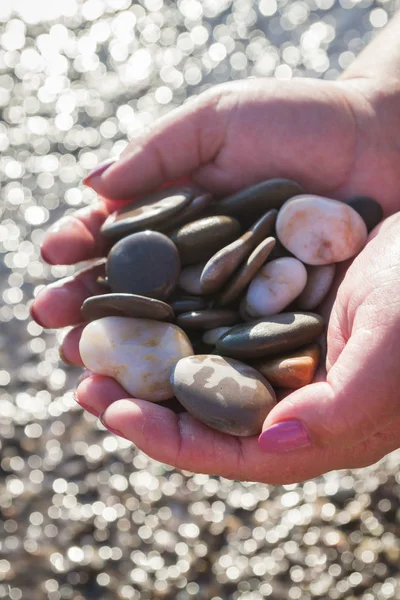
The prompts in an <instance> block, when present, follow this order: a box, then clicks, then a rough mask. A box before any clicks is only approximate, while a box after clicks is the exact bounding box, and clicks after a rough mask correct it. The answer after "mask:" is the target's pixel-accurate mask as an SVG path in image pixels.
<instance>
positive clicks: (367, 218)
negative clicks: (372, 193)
mask: <svg viewBox="0 0 400 600" xmlns="http://www.w3.org/2000/svg"><path fill="white" fill-rule="evenodd" d="M347 204H348V205H349V206H351V208H353V209H354V210H355V211H357V212H358V214H359V215H360V217H361V218H362V219H363V221H364V223H365V225H366V226H367V231H368V233H369V232H370V231H372V230H373V228H374V227H376V225H378V223H380V222H381V221H382V219H383V208H382V206H381V205H380V204H379V202H377V201H376V200H374V198H370V197H369V196H354V197H353V198H350V200H348V201H347Z"/></svg>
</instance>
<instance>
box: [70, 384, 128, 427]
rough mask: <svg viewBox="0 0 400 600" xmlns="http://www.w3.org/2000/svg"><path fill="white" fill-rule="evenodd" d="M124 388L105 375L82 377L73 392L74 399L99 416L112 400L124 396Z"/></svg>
mask: <svg viewBox="0 0 400 600" xmlns="http://www.w3.org/2000/svg"><path fill="white" fill-rule="evenodd" d="M126 396H127V392H126V390H125V389H124V388H123V387H122V386H121V385H119V383H117V382H116V381H115V379H112V378H111V377H106V376H105V375H93V376H91V377H88V378H86V379H84V380H83V381H82V382H81V383H80V384H79V385H78V388H77V390H76V392H75V399H76V401H77V402H78V403H79V404H80V406H82V408H84V409H85V410H88V411H89V412H90V413H91V414H93V415H96V416H97V417H99V416H100V415H101V414H102V413H103V412H104V411H105V410H106V409H107V408H108V407H109V406H110V405H111V404H112V403H113V402H116V401H117V400H121V399H122V398H126Z"/></svg>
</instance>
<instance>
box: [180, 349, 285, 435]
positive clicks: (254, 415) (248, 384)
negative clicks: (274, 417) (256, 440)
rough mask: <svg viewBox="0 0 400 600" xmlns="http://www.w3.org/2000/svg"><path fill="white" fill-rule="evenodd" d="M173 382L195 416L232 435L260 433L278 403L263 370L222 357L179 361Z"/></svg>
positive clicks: (203, 356) (204, 357) (187, 407)
mask: <svg viewBox="0 0 400 600" xmlns="http://www.w3.org/2000/svg"><path fill="white" fill-rule="evenodd" d="M171 383H172V386H173V389H174V392H175V395H176V397H177V398H178V400H179V402H180V403H181V404H182V405H183V406H184V407H185V408H186V410H187V411H188V412H189V413H190V414H191V415H192V416H193V417H195V418H196V419H198V420H199V421H202V422H203V423H205V424H206V425H208V426H209V427H211V428H213V429H216V430H217V431H222V432H223V433H227V434H230V435H235V436H249V435H257V434H259V433H260V432H261V429H262V424H263V422H264V420H265V418H266V416H267V415H268V413H269V412H270V411H271V409H272V408H273V407H274V406H275V404H276V397H275V393H274V391H273V389H272V388H271V386H270V385H269V383H268V381H267V380H266V379H265V378H264V377H263V376H262V375H261V374H260V373H258V372H257V371H256V370H255V369H253V368H252V367H249V366H248V365H245V364H243V363H241V362H239V361H237V360H232V359H229V358H223V357H222V356H215V355H209V354H206V355H199V356H189V357H188V358H184V359H182V360H180V361H179V362H178V363H177V365H176V366H175V368H174V370H173V373H172V376H171Z"/></svg>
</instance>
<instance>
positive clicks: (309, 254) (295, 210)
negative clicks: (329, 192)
mask: <svg viewBox="0 0 400 600" xmlns="http://www.w3.org/2000/svg"><path fill="white" fill-rule="evenodd" d="M276 233H277V236H278V238H279V240H280V241H281V242H282V244H283V245H284V246H285V248H287V249H288V250H289V251H290V252H292V254H294V255H295V256H296V257H297V258H299V259H300V260H302V261H303V262H304V263H306V264H308V265H328V264H331V263H335V262H341V261H343V260H346V259H348V258H351V257H352V256H355V255H356V254H358V253H359V252H360V250H361V249H362V248H363V246H364V245H365V243H366V240H367V235H368V233H367V227H366V225H365V223H364V221H363V219H362V218H361V217H360V215H359V214H358V213H357V212H356V211H355V210H354V209H353V208H351V207H350V206H348V205H347V204H345V203H344V202H339V201H338V200H331V199H330V198H324V197H322V196H310V195H301V196H296V197H295V198H292V199H291V200H288V201H287V202H285V204H284V205H283V206H282V208H281V209H280V211H279V213H278V218H277V220H276Z"/></svg>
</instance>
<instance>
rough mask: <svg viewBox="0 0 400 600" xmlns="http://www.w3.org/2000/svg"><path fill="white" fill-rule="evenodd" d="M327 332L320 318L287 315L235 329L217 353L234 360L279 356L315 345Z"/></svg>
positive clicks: (305, 315)
mask: <svg viewBox="0 0 400 600" xmlns="http://www.w3.org/2000/svg"><path fill="white" fill-rule="evenodd" d="M323 331H324V320H323V318H322V317H321V316H320V315H317V314H315V313H306V312H286V313H280V314H278V315H272V316H270V317H264V318H262V319H257V320H256V321H250V323H245V324H242V325H236V326H235V327H232V329H230V330H229V331H228V332H227V333H226V334H225V335H223V336H222V337H221V338H220V339H219V340H218V341H217V344H216V351H217V352H219V353H220V354H222V355H224V356H232V357H233V358H239V359H241V358H244V359H246V358H258V357H262V356H277V355H279V354H283V353H284V352H289V351H290V350H298V349H299V348H301V346H305V345H306V344H310V343H312V342H314V341H315V340H316V339H317V338H318V337H319V336H320V335H321V334H322V333H323Z"/></svg>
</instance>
